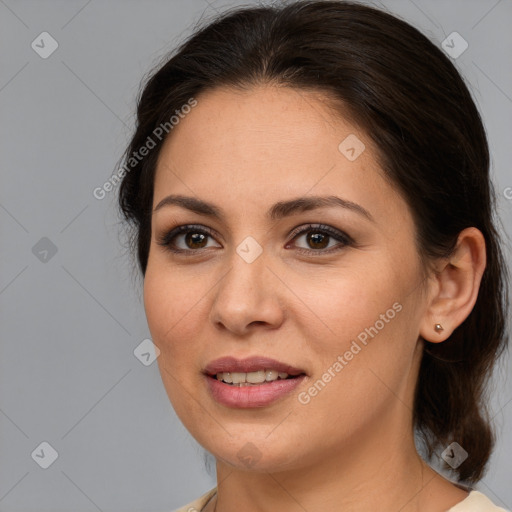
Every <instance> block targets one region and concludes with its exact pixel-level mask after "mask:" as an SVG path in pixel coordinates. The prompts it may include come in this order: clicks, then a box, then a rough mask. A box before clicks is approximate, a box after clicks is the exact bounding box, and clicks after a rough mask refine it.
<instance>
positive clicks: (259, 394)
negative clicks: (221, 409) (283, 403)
mask: <svg viewBox="0 0 512 512" xmlns="http://www.w3.org/2000/svg"><path fill="white" fill-rule="evenodd" d="M205 378H206V381H207V383H208V388H209V390H210V393H211V394H212V396H213V398H214V399H215V400H216V401H217V402H219V403H220V404H222V405H225V406H226V407H235V408H241V409H249V408H252V407H265V406H266V405H269V404H271V403H273V402H275V401H276V400H279V399H280V398H282V397H284V396H285V395H287V394H289V393H291V392H292V391H293V390H294V389H295V388H296V387H297V386H299V385H300V384H301V383H302V381H303V380H304V378H305V375H301V376H300V377H295V378H294V379H282V380H280V379H278V380H275V381H273V382H264V383H262V384H253V385H251V386H232V385H230V384H226V383H224V382H222V381H220V380H217V378H216V377H209V376H208V375H206V376H205Z"/></svg>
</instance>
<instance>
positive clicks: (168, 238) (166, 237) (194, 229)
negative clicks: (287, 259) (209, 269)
mask: <svg viewBox="0 0 512 512" xmlns="http://www.w3.org/2000/svg"><path fill="white" fill-rule="evenodd" d="M301 228H302V226H301ZM311 232H312V233H321V234H323V235H328V236H329V237H331V238H334V239H335V240H337V241H338V242H341V245H338V246H335V247H331V248H330V249H317V250H316V249H304V248H302V247H297V249H296V250H298V251H299V252H300V253H303V254H307V255H311V254H315V255H316V254H318V253H320V254H331V253H333V252H337V251H340V250H341V249H343V248H345V247H349V246H351V245H354V241H353V240H352V238H351V237H350V236H348V235H347V234H346V233H343V232H342V231H338V230H337V229H333V228H331V227H330V226H327V225H325V224H308V225H307V226H306V227H305V228H302V229H299V228H297V229H294V230H293V231H292V233H291V235H293V237H292V240H295V238H297V237H298V236H299V235H303V234H307V233H311ZM183 233H185V234H186V233H196V234H197V233H198V234H204V235H208V236H211V237H212V238H214V236H213V235H214V234H213V231H212V230H211V229H210V228H206V227H200V226H196V225H193V224H186V225H183V226H178V227H176V228H174V229H171V230H170V231H168V232H166V233H164V234H163V235H162V236H160V237H158V240H157V243H158V245H161V246H163V247H165V248H166V249H167V250H169V251H171V252H173V253H176V254H184V255H186V256H194V255H195V253H198V252H200V251H201V250H202V249H176V248H173V246H172V245H173V244H172V241H173V240H174V239H175V238H176V237H177V236H178V235H181V234H183ZM203 249H204V248H203Z"/></svg>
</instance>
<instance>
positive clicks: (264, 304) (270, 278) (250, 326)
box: [210, 251, 285, 336]
mask: <svg viewBox="0 0 512 512" xmlns="http://www.w3.org/2000/svg"><path fill="white" fill-rule="evenodd" d="M229 263H230V267H229V270H227V271H226V272H225V274H224V276H223V277H222V278H221V279H220V281H219V284H218V286H217V287H216V288H215V292H214V300H213V304H212V308H211V312H210V321H211V322H212V323H213V325H214V326H215V327H216V328H217V329H226V330H228V331H230V332H231V333H233V334H236V335H237V336H244V335H247V334H250V333H251V332H252V331H253V330H254V328H255V327H256V326H257V325H261V326H264V328H268V329H275V328H278V327H279V326H280V325H281V323H282V322H283V319H284V307H283V304H284V296H282V293H283V292H284V288H285V287H284V286H283V284H282V282H281V281H280V280H279V279H278V277H276V275H275V271H274V272H273V271H272V270H271V268H269V267H271V266H272V265H271V262H270V261H269V259H268V258H267V255H266V254H265V251H263V253H261V254H260V256H258V258H256V259H255V260H254V261H252V262H251V263H248V262H247V261H246V260H244V259H243V258H242V257H241V256H240V255H239V254H238V253H237V252H236V251H233V256H232V258H231V259H230V261H229ZM260 328H261V327H260Z"/></svg>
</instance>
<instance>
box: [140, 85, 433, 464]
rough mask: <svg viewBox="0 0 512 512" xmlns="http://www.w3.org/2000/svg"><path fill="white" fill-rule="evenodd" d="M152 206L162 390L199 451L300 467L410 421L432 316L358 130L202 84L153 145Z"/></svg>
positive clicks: (398, 216)
mask: <svg viewBox="0 0 512 512" xmlns="http://www.w3.org/2000/svg"><path fill="white" fill-rule="evenodd" d="M347 137H348V139H347ZM362 144H364V149H363V146H362ZM171 195H172V196H178V195H179V196H186V197H188V198H193V199H195V200H197V201H202V202H205V203H209V204H210V205H212V206H213V209H210V210H207V209H205V208H204V205H203V207H202V209H201V208H199V209H198V208H195V211H193V210H192V209H189V207H187V205H186V204H185V203H184V202H182V203H181V204H177V203H176V202H175V201H174V202H173V201H171V200H169V199H168V200H167V201H164V200H165V199H166V198H168V197H169V196H171ZM321 197H336V198H339V199H338V200H334V201H333V202H332V203H328V202H327V201H324V203H320V204H316V205H315V204H313V203H312V202H311V200H312V199H313V198H321ZM299 198H303V199H304V201H302V202H299V203H297V202H295V203H293V201H295V200H297V199H299ZM290 201H292V203H290V204H288V205H284V203H288V202H290ZM308 201H309V202H310V203H311V204H310V203H308ZM162 202H163V203H162ZM307 204H309V207H306V206H305V205H307ZM158 205H160V206H159V207H158V208H157V206H158ZM276 205H277V206H276ZM301 205H302V207H301ZM188 206H190V202H189V203H188ZM153 208H154V209H156V211H154V213H153V217H152V235H151V236H152V240H151V247H150V251H149V260H148V265H147V271H146V275H145V281H144V303H145V310H146V314H147V320H148V325H149V328H150V331H151V335H152V338H153V341H154V343H155V344H156V345H157V347H158V348H159V349H160V351H161V353H160V356H159V358H158V364H159V368H160V372H161V376H162V380H163V383H164V386H165V389H166V391H167V394H168V396H169V399H170V400H171V402H172V405H173V407H174V409H175V411H176V413H177V415H178V416H179V418H180V419H181V420H182V422H183V423H184V425H185V426H186V428H187V429H188V430H189V431H190V433H191V434H192V435H193V436H194V437H195V438H196V440H197V441H198V442H199V443H200V444H202V445H203V446H204V447H205V448H206V449H207V450H208V451H210V452H211V453H213V454H214V455H215V456H216V457H217V458H218V459H219V460H223V461H225V462H226V463H228V464H230V465H232V466H235V467H239V468H243V467H246V468H248V467H251V468H254V469H259V470H275V469H284V468H300V467H301V466H305V465H307V464H310V463H314V462H315V461H317V462H318V461H322V460H326V459H327V458H328V457H330V456H332V455H333V454H337V455H339V454H343V453H348V452H349V451H350V450H352V449H353V448H354V447H356V446H358V443H360V442H363V439H365V440H366V442H367V443H368V442H369V440H370V439H372V438H375V439H377V437H378V433H379V432H380V435H382V432H383V431H384V430H386V429H388V428H389V430H390V432H391V431H393V432H396V435H397V438H398V437H399V436H401V435H404V432H403V431H406V430H408V429H410V414H411V409H410V408H409V407H405V406H404V404H408V403H412V396H413V390H414V385H415V381H416V378H417V370H418V361H419V355H420V351H419V349H418V346H419V344H418V335H419V328H420V322H421V319H422V316H423V315H424V314H425V299H424V296H425V295H424V290H423V287H422V273H421V266H420V260H419V256H418V253H417V249H416V246H415V242H414V233H415V226H414V223H413V220H412V216H411V213H410V210H409V208H408V206H407V204H406V203H405V201H404V199H403V198H402V197H401V196H400V194H399V193H398V192H397V191H396V190H395V189H394V188H393V187H392V186H391V185H390V184H389V183H388V182H387V181H386V180H385V179H384V175H383V171H382V170H381V169H380V168H379V166H378V164H377V154H376V151H375V148H374V147H373V146H372V144H371V142H370V140H369V137H368V136H367V135H366V134H365V133H363V132H362V131H361V130H360V129H358V128H357V127H356V126H354V125H353V124H351V123H349V122H348V121H347V120H343V119H341V118H340V117H339V116H337V117H336V116H334V115H333V113H332V112H331V111H330V110H329V109H328V107H327V106H326V104H325V103H324V102H322V101H321V98H320V97H319V96H318V95H315V94H314V93H312V92H307V91H303V90H301V91H299V90H294V89H291V88H276V87H271V86H258V87H255V88H252V89H250V90H247V91H244V92H240V91H233V90H229V89H216V90H212V91H208V92H207V93H204V94H203V95H201V96H199V97H197V106H195V107H194V108H193V109H192V110H191V112H190V113H189V114H188V115H187V116H186V117H185V118H184V119H182V120H181V121H180V123H179V124H178V125H176V126H175V127H174V129H173V131H172V133H171V136H170V137H168V139H167V140H166V142H165V144H164V146H163V148H162V150H161V153H160V155H159V160H158V165H157V170H156V176H155V184H154V202H153ZM212 211H216V212H217V213H218V216H217V215H213V214H212ZM271 213H273V215H271ZM178 227H182V229H186V230H184V231H180V232H178V233H177V232H176V231H175V230H176V228H178ZM224 357H231V358H235V359H236V360H246V359H247V358H253V357H254V358H256V359H254V360H253V362H254V361H255V363H254V365H253V366H244V365H243V363H240V365H239V366H236V365H235V364H234V363H233V361H232V360H228V361H227V362H225V363H224V364H215V361H216V360H218V359H219V358H224ZM262 358H270V359H271V360H274V362H273V361H267V360H265V361H264V360H262ZM212 363H213V366H212ZM279 363H281V364H282V365H285V366H290V367H293V368H294V369H295V370H291V369H289V377H288V378H286V379H281V378H279V380H278V381H277V382H271V381H269V382H266V381H265V383H259V384H252V385H242V386H238V385H236V386H235V385H233V384H228V383H224V382H221V381H219V380H218V379H216V378H215V377H212V376H210V375H207V373H210V374H212V373H222V374H223V375H221V377H222V378H224V379H225V380H230V377H231V379H232V380H233V379H234V380H235V381H236V380H240V379H242V380H246V379H247V377H246V375H245V373H247V371H249V370H254V371H255V373H252V372H249V377H248V378H249V380H252V381H253V382H254V381H258V380H261V379H262V375H263V376H264V378H265V379H266V378H267V376H268V378H270V379H271V380H272V379H273V378H274V377H275V373H272V371H270V372H267V371H266V370H272V369H274V370H276V372H277V371H279V370H280V371H281V377H285V375H284V373H286V372H284V373H283V370H284V369H285V367H284V366H279ZM256 367H258V368H256ZM244 369H245V370H246V372H243V371H242V370H244ZM208 370H209V371H208ZM230 370H231V371H230ZM234 370H238V371H237V372H234ZM257 370H260V371H257ZM224 372H225V373H224ZM227 373H230V374H231V375H227ZM233 373H235V375H232V374H233ZM236 373H242V374H243V375H242V376H240V375H236ZM292 373H295V374H298V375H291V374H292ZM290 377H291V378H290ZM401 430H403V431H401ZM393 435H394V434H393Z"/></svg>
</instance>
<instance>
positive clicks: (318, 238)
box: [293, 225, 353, 253]
mask: <svg viewBox="0 0 512 512" xmlns="http://www.w3.org/2000/svg"><path fill="white" fill-rule="evenodd" d="M293 234H294V237H293V240H295V239H298V238H301V237H305V240H306V244H307V245H309V247H313V249H309V248H307V247H306V248H303V247H297V249H298V250H299V252H306V253H314V252H322V253H331V252H333V251H337V250H341V249H342V248H344V247H346V246H349V245H351V244H352V243H353V242H352V239H351V238H350V237H349V236H348V235H346V234H345V233H343V232H341V231H338V230H337V229H333V228H331V227H330V226H325V225H316V226H315V225H309V226H308V227H307V228H305V229H301V230H300V231H298V232H294V233H293ZM329 239H331V241H338V244H333V245H331V246H330V247H329ZM325 249H328V250H325Z"/></svg>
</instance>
